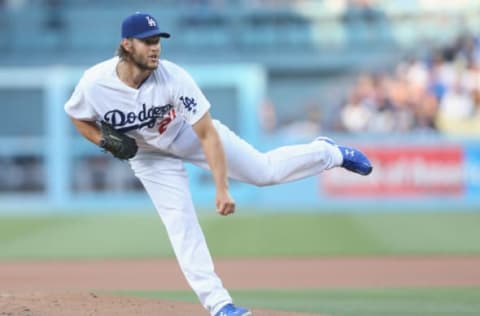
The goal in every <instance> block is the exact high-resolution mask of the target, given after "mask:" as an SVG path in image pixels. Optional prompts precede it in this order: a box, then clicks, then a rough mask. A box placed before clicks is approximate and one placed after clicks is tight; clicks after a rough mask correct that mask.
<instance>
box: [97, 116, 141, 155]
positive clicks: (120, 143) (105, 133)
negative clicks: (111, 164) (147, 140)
mask: <svg viewBox="0 0 480 316" xmlns="http://www.w3.org/2000/svg"><path fill="white" fill-rule="evenodd" d="M100 131H101V133H102V139H101V140H100V147H102V148H103V149H105V151H108V152H110V153H111V154H112V155H113V156H114V157H115V158H118V159H121V160H127V159H130V158H133V157H134V156H135V154H136V153H137V150H138V146H137V142H136V141H135V139H133V138H131V137H129V136H127V135H125V134H123V133H121V132H119V131H117V130H115V129H114V128H113V127H112V126H111V125H110V124H108V123H107V122H105V121H101V122H100Z"/></svg>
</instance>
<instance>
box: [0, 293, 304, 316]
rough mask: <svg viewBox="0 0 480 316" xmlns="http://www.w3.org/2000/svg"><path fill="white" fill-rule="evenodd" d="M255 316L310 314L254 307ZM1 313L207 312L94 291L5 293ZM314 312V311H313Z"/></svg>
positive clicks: (167, 315) (178, 315)
mask: <svg viewBox="0 0 480 316" xmlns="http://www.w3.org/2000/svg"><path fill="white" fill-rule="evenodd" d="M252 312H253V314H254V315H255V316H293V315H298V316H308V314H300V313H289V312H279V311H268V310H258V309H254V310H253V311H252ZM0 315H2V316H132V315H135V316H154V315H159V316H160V315H161V316H192V315H208V313H207V312H206V311H205V310H203V309H202V307H200V305H199V304H190V303H181V302H172V301H163V300H155V299H146V298H133V297H123V296H110V295H97V294H95V293H29V294H25V293H3V294H0ZM310 315H311V314H310Z"/></svg>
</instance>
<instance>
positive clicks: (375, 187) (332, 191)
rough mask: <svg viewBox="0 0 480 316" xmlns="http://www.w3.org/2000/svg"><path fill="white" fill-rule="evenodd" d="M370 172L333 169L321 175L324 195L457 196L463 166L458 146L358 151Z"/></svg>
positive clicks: (461, 189) (462, 189) (460, 192)
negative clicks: (359, 173)
mask: <svg viewBox="0 0 480 316" xmlns="http://www.w3.org/2000/svg"><path fill="white" fill-rule="evenodd" d="M362 150H363V151H364V152H365V153H366V154H367V155H368V157H369V158H370V159H371V161H372V163H373V166H374V169H373V172H372V174H371V175H370V176H368V177H362V176H357V175H355V174H351V173H348V171H346V170H342V169H335V170H332V171H329V172H325V173H324V174H322V177H321V181H322V185H323V189H324V192H325V194H326V195H327V196H339V195H342V196H344V195H349V196H360V195H361V196H370V197H371V196H378V197H402V196H410V197H416V196H428V195H442V196H450V197H451V196H461V195H463V194H464V193H465V183H466V181H465V172H464V170H465V168H464V166H465V163H464V155H463V148H462V147H461V146H448V145H443V146H434V147H432V146H429V147H425V146H392V147H390V146H389V147H379V148H362Z"/></svg>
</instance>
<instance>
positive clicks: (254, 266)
mask: <svg viewBox="0 0 480 316" xmlns="http://www.w3.org/2000/svg"><path fill="white" fill-rule="evenodd" d="M479 266H480V257H477V256H472V257H373V258H357V257H351V258H348V257H344V258H304V259H298V258H295V259H279V258H275V259H231V260H217V261H216V267H217V271H218V273H219V274H220V276H221V277H222V279H223V281H224V283H225V285H226V287H227V288H229V289H250V290H254V289H282V290H285V289H306V288H375V287H382V288H384V287H396V288H398V287H464V286H479V285H480V269H478V267H479ZM0 280H1V281H0V283H1V290H0V291H1V292H0V315H2V316H6V315H9V316H110V315H112V316H113V315H116V316H127V315H128V316H131V315H139V316H153V315H162V316H163V315H165V316H170V315H171V316H192V315H208V314H207V313H206V312H205V310H203V309H202V307H201V306H200V304H198V303H196V304H193V303H183V302H172V301H164V300H158V299H147V298H136V297H126V296H115V295H107V294H100V293H103V291H118V290H188V289H189V287H188V285H187V283H186V281H185V279H184V278H183V276H182V274H181V272H180V270H179V268H178V266H177V264H176V262H175V261H174V260H170V259H165V260H141V261H78V262H76V261H65V262H46V261H40V262H11V261H10V262H3V263H0ZM253 312H254V315H255V316H262V315H264V316H267V315H278V316H286V315H299V316H300V315H308V314H302V313H294V312H281V311H268V310H260V309H253Z"/></svg>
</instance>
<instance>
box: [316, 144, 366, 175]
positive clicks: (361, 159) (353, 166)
mask: <svg viewBox="0 0 480 316" xmlns="http://www.w3.org/2000/svg"><path fill="white" fill-rule="evenodd" d="M316 140H319V141H325V142H327V143H329V144H331V145H334V146H337V148H338V149H339V150H340V152H341V153H342V157H343V161H342V164H341V167H342V168H345V169H347V170H349V171H352V172H355V173H358V174H360V175H362V176H367V175H369V174H370V173H371V172H372V170H373V167H372V164H371V162H370V160H368V158H367V156H365V154H364V153H362V152H361V151H360V150H358V149H355V148H352V147H346V146H339V145H337V144H336V143H335V142H334V141H333V140H332V139H330V138H328V137H318V138H317V139H316Z"/></svg>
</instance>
